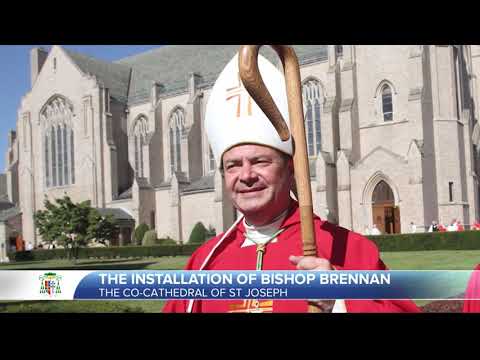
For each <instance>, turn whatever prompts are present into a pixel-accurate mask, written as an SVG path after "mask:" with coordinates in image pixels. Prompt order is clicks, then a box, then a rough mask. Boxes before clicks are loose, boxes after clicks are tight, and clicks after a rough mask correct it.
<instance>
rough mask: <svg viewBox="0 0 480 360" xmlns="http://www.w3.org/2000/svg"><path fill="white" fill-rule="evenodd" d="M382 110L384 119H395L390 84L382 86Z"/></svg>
mask: <svg viewBox="0 0 480 360" xmlns="http://www.w3.org/2000/svg"><path fill="white" fill-rule="evenodd" d="M382 112H383V120H384V121H392V120H393V102H392V89H391V88H390V86H389V85H388V84H385V85H383V87H382Z"/></svg>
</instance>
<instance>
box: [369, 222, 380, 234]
mask: <svg viewBox="0 0 480 360" xmlns="http://www.w3.org/2000/svg"><path fill="white" fill-rule="evenodd" d="M370 234H372V235H382V232H381V231H380V229H379V228H377V224H373V225H372V230H371V231H370Z"/></svg>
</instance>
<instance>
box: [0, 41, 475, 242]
mask: <svg viewBox="0 0 480 360" xmlns="http://www.w3.org/2000/svg"><path fill="white" fill-rule="evenodd" d="M238 48H239V46H237V45H223V46H222V45H195V46H193V45H189V46H177V45H175V46H164V47H161V48H158V49H155V50H152V51H149V52H146V53H142V54H138V55H136V56H133V57H129V58H125V59H121V60H119V61H116V62H113V63H109V62H104V61H101V60H98V59H93V58H91V57H88V56H85V55H82V54H78V53H75V52H72V51H70V50H67V49H64V48H62V47H61V46H53V47H52V49H51V50H50V52H49V53H47V52H45V51H44V50H42V49H38V48H36V49H32V51H31V54H30V57H31V69H30V71H31V90H30V91H29V92H28V93H26V94H25V96H24V97H23V98H22V99H21V104H20V107H19V109H18V118H17V126H16V129H15V130H14V131H13V130H12V131H10V133H9V135H8V136H9V148H8V152H7V154H6V159H7V169H6V185H7V192H8V199H9V201H10V202H12V203H15V204H17V206H18V208H19V210H20V211H21V217H22V218H21V224H22V233H23V237H24V239H25V240H26V241H27V240H28V241H32V242H33V243H34V244H37V243H38V242H39V241H41V239H40V237H39V236H38V234H37V231H36V229H35V225H34V221H33V214H34V213H35V211H37V210H40V209H42V208H43V201H44V199H45V198H48V199H50V200H52V199H54V198H56V197H62V196H63V195H64V194H68V195H69V196H70V197H71V198H72V199H73V200H74V201H83V200H87V199H89V200H91V202H92V205H93V206H95V207H97V208H99V209H101V210H102V211H104V212H105V213H112V214H114V216H115V217H117V219H119V220H120V224H121V226H122V232H121V236H120V238H119V244H120V245H121V244H128V243H130V242H131V238H132V229H133V228H134V227H135V226H137V225H138V224H140V223H146V224H147V225H149V226H150V227H152V228H153V227H154V228H155V230H156V232H157V236H158V237H159V238H161V237H167V236H169V237H171V238H173V239H175V240H177V241H181V242H187V241H188V238H189V235H190V232H191V230H192V228H193V226H194V225H195V224H196V223H197V222H198V221H201V222H202V223H203V224H204V225H205V226H206V227H209V226H210V227H213V228H215V229H216V231H217V233H219V232H221V231H223V230H225V229H226V228H228V226H229V225H230V224H232V222H233V221H234V220H235V218H236V216H237V215H238V214H237V213H236V212H235V210H234V208H233V207H232V204H231V203H230V201H229V200H228V198H227V197H226V194H225V190H224V188H223V183H222V178H221V175H220V174H219V172H218V171H216V164H215V163H214V160H213V156H212V154H211V152H210V149H209V146H208V142H207V138H206V135H205V131H204V114H205V106H206V103H207V101H208V96H209V93H210V91H211V88H212V86H213V84H214V81H215V79H216V77H217V76H218V75H219V73H220V72H221V70H222V69H223V67H224V66H225V65H226V64H227V62H228V61H229V60H230V59H231V58H232V57H233V55H234V54H235V52H236V51H237V50H238ZM294 48H295V50H296V52H297V55H298V57H299V60H300V64H301V77H302V86H303V96H304V110H305V117H306V120H305V127H306V133H307V134H306V135H307V142H308V153H309V156H310V169H311V184H312V192H313V201H314V209H315V211H316V213H317V214H318V215H319V216H321V217H323V218H327V219H329V220H330V221H333V222H336V223H339V224H340V225H342V226H344V227H347V228H349V229H353V230H354V231H357V232H363V231H364V230H365V228H366V227H367V226H371V225H372V224H374V223H375V224H377V226H378V227H379V228H380V229H381V230H382V231H383V232H390V233H398V232H408V227H409V224H410V223H412V222H413V223H415V224H417V227H418V228H420V229H422V227H423V226H427V227H428V226H429V224H430V223H431V222H432V220H439V221H442V222H450V220H451V219H453V218H456V219H459V220H460V221H461V222H462V223H464V224H466V225H468V224H471V223H473V222H474V221H475V220H476V219H478V218H479V183H478V176H477V174H478V170H479V161H478V152H477V149H478V146H479V142H480V127H479V124H478V119H479V114H478V111H479V110H478V105H477V104H478V103H479V100H480V99H479V97H478V93H477V92H478V90H477V74H478V73H479V72H480V46H463V45H462V46H451V45H450V46H430V45H425V46H423V45H421V46H420V45H416V46H411V45H409V46H401V45H395V46H386V45H384V46H370V45H368V46H360V45H352V46H350V45H343V46H339V45H329V46H319V45H302V46H294ZM261 53H262V54H263V55H265V56H266V57H267V58H268V59H270V60H271V61H272V62H273V63H274V64H276V65H277V66H278V67H279V68H281V65H280V63H279V61H278V59H277V57H276V55H275V54H274V53H273V51H272V50H271V49H269V48H267V47H265V48H262V50H261ZM420 231H421V230H420Z"/></svg>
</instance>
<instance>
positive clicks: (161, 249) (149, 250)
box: [8, 244, 199, 261]
mask: <svg viewBox="0 0 480 360" xmlns="http://www.w3.org/2000/svg"><path fill="white" fill-rule="evenodd" d="M198 246H199V244H186V245H159V246H120V247H103V248H80V249H78V259H89V258H103V259H112V258H118V257H120V258H128V257H161V256H190V255H192V254H193V252H194V251H195V250H196V249H197V248H198ZM8 257H9V258H10V260H12V261H40V260H53V259H67V258H68V253H67V249H49V250H33V251H18V252H14V253H9V254H8Z"/></svg>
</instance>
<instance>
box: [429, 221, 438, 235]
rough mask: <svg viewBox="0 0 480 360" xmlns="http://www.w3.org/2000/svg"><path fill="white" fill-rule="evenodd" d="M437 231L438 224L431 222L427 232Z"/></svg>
mask: <svg viewBox="0 0 480 360" xmlns="http://www.w3.org/2000/svg"><path fill="white" fill-rule="evenodd" d="M437 231H438V224H437V222H436V221H435V220H433V221H432V225H430V227H429V228H428V232H437Z"/></svg>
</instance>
